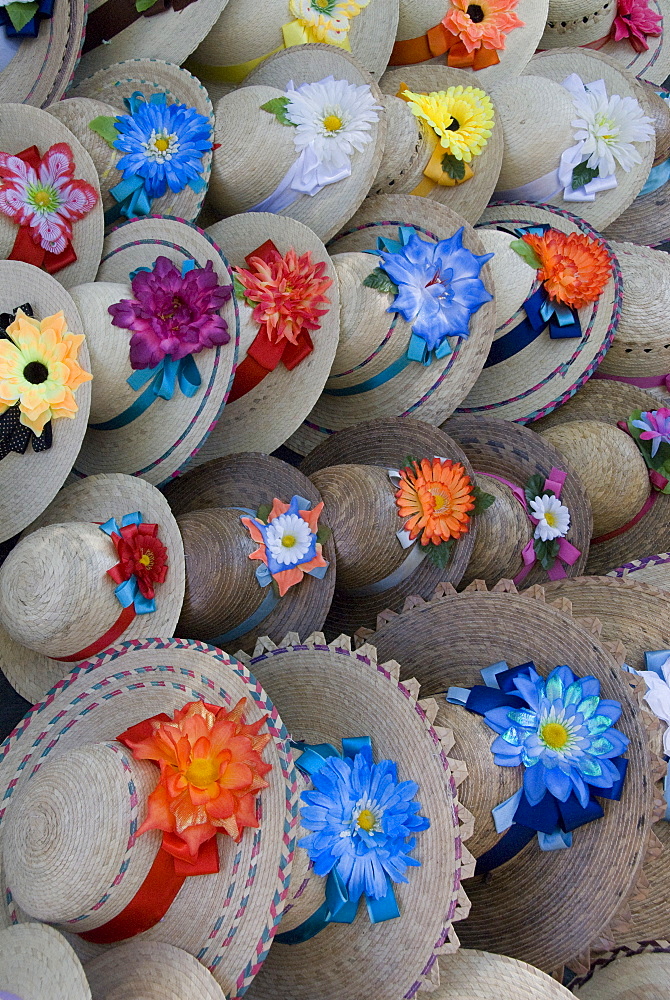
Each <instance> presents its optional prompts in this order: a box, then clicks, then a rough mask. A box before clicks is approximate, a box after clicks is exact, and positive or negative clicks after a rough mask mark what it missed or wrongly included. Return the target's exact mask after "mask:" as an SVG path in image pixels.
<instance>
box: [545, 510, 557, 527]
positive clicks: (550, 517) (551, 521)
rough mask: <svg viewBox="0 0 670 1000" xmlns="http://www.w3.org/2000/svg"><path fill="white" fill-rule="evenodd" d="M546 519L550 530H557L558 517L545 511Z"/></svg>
mask: <svg viewBox="0 0 670 1000" xmlns="http://www.w3.org/2000/svg"><path fill="white" fill-rule="evenodd" d="M544 519H545V521H546V522H547V524H548V525H549V527H550V528H555V527H556V515H555V514H554V513H553V512H552V511H550V510H545V512H544Z"/></svg>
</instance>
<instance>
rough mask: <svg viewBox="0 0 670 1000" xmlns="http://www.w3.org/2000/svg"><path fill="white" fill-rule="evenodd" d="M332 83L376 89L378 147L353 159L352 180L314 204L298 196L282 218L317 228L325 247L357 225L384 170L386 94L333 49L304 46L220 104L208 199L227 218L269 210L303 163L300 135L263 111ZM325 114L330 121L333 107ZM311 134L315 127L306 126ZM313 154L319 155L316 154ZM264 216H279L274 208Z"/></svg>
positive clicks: (374, 139)
mask: <svg viewBox="0 0 670 1000" xmlns="http://www.w3.org/2000/svg"><path fill="white" fill-rule="evenodd" d="M331 76H332V77H334V79H335V81H342V80H344V81H346V82H347V83H348V84H349V85H351V86H355V87H366V88H369V92H366V93H368V94H369V100H370V101H372V102H374V103H373V107H375V108H377V107H378V108H380V110H379V111H371V112H370V115H371V116H374V117H376V120H372V121H371V123H370V124H369V125H366V126H365V129H364V130H363V132H362V133H361V134H363V135H364V136H365V137H369V140H370V141H368V142H367V143H366V144H365V145H362V143H361V148H358V149H356V150H354V152H353V153H351V155H350V161H351V163H350V165H351V174H350V175H349V176H345V178H344V179H343V180H338V181H337V182H335V183H329V184H327V185H326V186H325V187H321V188H320V189H319V190H318V192H317V193H316V194H314V195H312V196H311V197H310V196H308V195H307V194H297V195H296V200H294V201H292V202H291V203H290V204H289V205H288V206H287V207H285V208H280V209H278V210H277V211H278V214H280V215H288V216H290V217H291V218H293V219H297V220H298V222H302V223H304V224H305V225H306V226H309V228H310V229H313V230H314V232H315V233H316V235H317V236H318V237H319V239H321V240H323V241H324V242H326V241H327V240H328V239H330V237H331V236H334V235H335V233H336V232H337V231H338V230H339V229H340V228H341V227H342V226H343V225H344V223H345V222H346V221H347V220H348V219H350V218H351V216H352V215H353V214H354V212H355V211H356V209H357V208H358V207H359V205H360V204H361V202H362V201H363V199H364V198H365V196H366V195H367V193H368V191H369V190H370V186H371V184H372V183H373V181H374V179H375V176H376V174H377V171H378V169H379V165H380V163H381V158H382V152H383V149H384V138H385V134H386V118H385V114H384V110H383V108H382V103H381V93H380V91H379V88H378V87H377V84H376V83H375V82H374V80H373V79H371V77H370V74H369V73H368V71H367V70H366V69H365V68H364V67H363V66H362V65H360V64H359V63H358V62H356V60H355V59H353V58H352V56H350V55H349V54H348V53H347V52H343V51H342V50H341V49H338V48H336V47H335V46H333V45H299V46H296V47H293V48H290V49H285V50H282V51H281V52H278V53H277V54H276V55H274V56H272V57H271V58H270V59H266V60H265V62H263V63H261V65H260V66H259V67H258V68H257V69H256V70H254V72H253V73H252V74H250V76H249V77H248V79H247V80H246V82H245V86H244V87H241V88H240V89H239V90H234V91H233V92H232V93H231V94H228V95H227V96H226V97H224V98H222V99H221V101H219V103H218V104H217V106H216V126H215V130H214V134H215V143H216V144H218V148H217V149H215V151H214V159H213V161H212V177H211V182H210V188H209V195H208V198H209V201H210V202H211V204H212V205H213V206H214V208H215V209H216V211H217V212H218V213H219V218H221V217H222V216H227V215H236V214H237V213H239V212H248V211H249V210H250V209H251V208H253V207H254V206H256V205H258V206H264V205H265V203H266V202H267V201H269V199H270V196H271V195H273V194H274V193H275V191H276V190H277V188H278V187H279V185H280V184H281V183H282V181H283V180H284V178H285V177H286V175H287V174H288V172H289V171H290V170H291V169H292V168H293V167H294V165H295V164H296V163H297V161H298V158H299V157H298V152H299V151H298V150H296V146H295V137H296V135H297V132H296V130H295V128H294V127H293V125H292V124H291V125H284V124H281V123H280V122H279V120H278V119H277V118H276V117H275V115H274V113H272V112H270V111H268V110H263V105H265V104H267V103H268V102H269V101H274V100H279V99H280V98H282V97H284V96H285V91H286V88H287V86H288V85H289V83H293V84H294V85H295V87H296V88H297V87H300V86H301V85H302V84H309V83H319V82H320V81H323V80H327V79H328V77H331ZM363 97H365V94H363ZM362 99H363V98H362V96H361V95H360V94H359V95H354V96H353V97H352V100H353V101H355V102H356V104H359V103H360V101H361V100H362ZM331 109H332V106H331ZM322 110H324V114H327V111H326V110H325V105H324V108H323V109H322ZM314 114H315V119H314V120H315V121H317V120H319V121H320V120H321V119H319V118H318V114H319V112H318V110H315V111H314ZM335 117H337V116H335ZM309 127H310V126H309V123H306V125H305V126H304V128H309ZM307 148H308V149H310V150H311V149H312V146H311V145H310V146H308V147H307ZM347 148H351V147H350V146H348V147H347ZM301 155H302V154H301ZM298 180H299V179H298ZM294 193H295V192H294ZM261 210H263V211H275V209H273V208H270V207H268V208H262V209H261Z"/></svg>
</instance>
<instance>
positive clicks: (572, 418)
mask: <svg viewBox="0 0 670 1000" xmlns="http://www.w3.org/2000/svg"><path fill="white" fill-rule="evenodd" d="M658 407H659V402H658V400H657V399H656V398H655V397H654V396H651V395H649V393H647V392H644V391H643V390H642V389H638V388H637V387H636V386H633V385H625V384H623V383H621V382H603V381H597V380H595V379H594V380H592V381H591V382H589V384H588V385H586V386H584V388H583V389H582V390H581V391H580V392H579V393H578V394H577V395H576V396H575V397H574V398H573V399H571V400H570V402H569V403H568V404H566V406H564V407H561V409H560V410H556V411H555V412H554V413H553V414H550V416H549V417H546V418H545V419H544V420H543V421H542V422H541V423H538V424H537V425H536V426H535V427H534V430H537V431H538V432H539V433H541V434H542V436H543V437H544V438H545V440H547V441H550V442H551V444H553V445H554V446H555V447H556V448H558V450H559V451H560V452H562V453H563V454H564V455H565V457H566V459H567V461H568V462H570V463H571V465H572V466H574V468H575V469H576V471H577V474H578V475H579V477H580V478H581V480H582V482H583V484H584V487H585V488H586V492H587V494H588V496H589V499H590V501H591V510H592V512H593V537H592V538H591V549H590V551H589V558H588V562H587V564H586V572H587V573H588V574H589V575H591V574H600V573H608V572H609V571H610V570H611V569H615V568H616V567H617V566H621V565H622V564H624V563H627V562H629V561H630V560H632V559H640V558H643V557H644V556H648V555H653V554H655V553H656V552H664V551H665V550H666V548H668V546H669V544H670V522H669V519H668V517H669V512H670V506H669V505H670V495H669V494H666V493H659V492H658V491H657V490H653V489H652V487H651V483H650V481H649V470H648V469H647V466H646V465H645V462H644V459H643V458H642V454H641V453H640V451H639V450H638V447H637V445H636V444H635V442H634V441H633V439H632V438H631V437H629V435H628V434H626V433H625V432H624V431H622V430H621V429H620V428H619V427H617V423H618V421H620V420H624V421H625V420H627V419H628V417H629V416H630V414H631V413H632V412H633V410H643V411H647V412H648V411H653V410H657V409H658Z"/></svg>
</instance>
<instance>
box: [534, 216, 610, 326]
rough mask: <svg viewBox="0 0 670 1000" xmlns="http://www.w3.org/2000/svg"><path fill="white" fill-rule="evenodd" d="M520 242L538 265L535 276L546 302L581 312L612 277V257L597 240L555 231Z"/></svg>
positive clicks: (550, 230) (536, 234)
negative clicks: (550, 301)
mask: <svg viewBox="0 0 670 1000" xmlns="http://www.w3.org/2000/svg"><path fill="white" fill-rule="evenodd" d="M522 239H523V241H524V242H525V243H527V244H528V245H529V246H530V247H532V248H533V250H534V251H535V254H536V256H537V257H538V259H539V261H540V263H541V267H540V270H539V271H538V275H537V276H538V278H539V280H540V281H542V282H543V283H544V287H545V290H546V291H547V294H548V295H549V298H550V299H553V300H554V301H555V302H562V303H564V304H565V305H568V306H571V307H572V308H573V309H581V308H582V307H583V306H585V305H586V304H587V303H589V302H595V301H596V299H598V298H600V296H601V295H602V293H603V291H604V289H605V286H606V285H607V282H608V281H609V280H610V277H611V275H612V258H611V257H610V255H609V253H608V252H607V249H606V247H605V246H604V244H603V243H602V242H601V241H600V240H597V239H592V238H591V237H590V236H586V235H585V234H584V233H569V234H566V233H563V232H561V231H560V230H558V229H548V230H547V231H546V232H545V233H543V234H542V235H539V234H538V233H526V234H525V235H524V236H523V237H522Z"/></svg>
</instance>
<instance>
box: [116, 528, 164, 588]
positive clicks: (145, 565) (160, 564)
mask: <svg viewBox="0 0 670 1000" xmlns="http://www.w3.org/2000/svg"><path fill="white" fill-rule="evenodd" d="M112 541H113V542H114V545H115V547H116V551H117V553H118V555H119V562H118V563H117V564H116V566H112V568H111V569H110V570H107V572H108V573H109V575H110V576H111V578H112V579H113V580H114V582H115V583H123V582H124V580H129V579H130V577H131V576H135V578H136V580H137V586H138V587H139V590H140V593H141V594H142V596H143V597H146V598H147V600H151V599H152V598H153V597H154V596H155V593H154V584H155V583H164V581H165V576H166V574H167V569H168V563H167V549H166V548H165V546H164V545H163V543H162V542H161V540H160V538H159V537H158V525H157V524H127V525H125V527H123V528H121V534H120V535H117V534H116V533H115V534H113V535H112Z"/></svg>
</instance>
